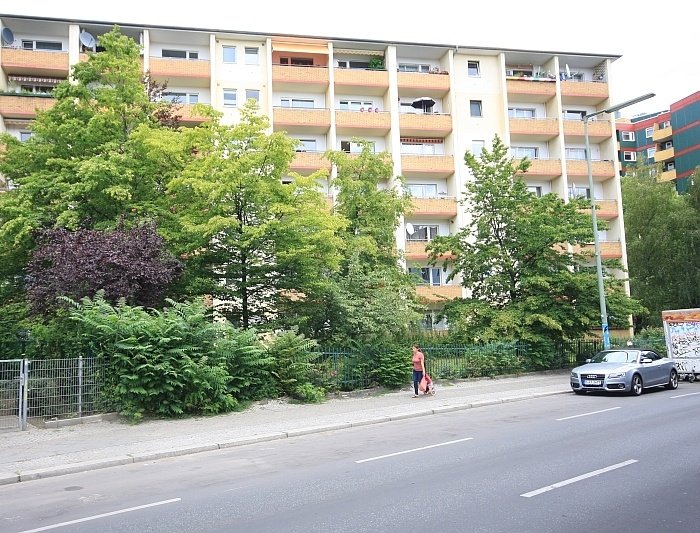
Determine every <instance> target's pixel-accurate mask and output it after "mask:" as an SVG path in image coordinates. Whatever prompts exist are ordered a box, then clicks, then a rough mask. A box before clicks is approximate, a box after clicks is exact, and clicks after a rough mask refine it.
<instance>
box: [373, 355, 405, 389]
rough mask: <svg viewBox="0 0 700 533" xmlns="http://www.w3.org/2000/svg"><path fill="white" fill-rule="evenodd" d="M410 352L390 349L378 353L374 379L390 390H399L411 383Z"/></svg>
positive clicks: (375, 359) (375, 360)
mask: <svg viewBox="0 0 700 533" xmlns="http://www.w3.org/2000/svg"><path fill="white" fill-rule="evenodd" d="M410 353H411V352H410V350H408V349H399V348H397V347H388V348H386V349H384V350H380V351H378V353H377V354H376V356H375V357H374V359H373V361H374V363H375V366H374V368H373V370H372V377H373V378H374V379H375V380H377V382H378V383H379V384H380V385H382V386H384V387H387V388H388V389H399V388H401V387H403V386H404V385H406V384H407V383H410V382H411V368H412V367H411V357H410V355H409V354H410Z"/></svg>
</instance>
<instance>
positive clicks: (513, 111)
mask: <svg viewBox="0 0 700 533" xmlns="http://www.w3.org/2000/svg"><path fill="white" fill-rule="evenodd" d="M508 116H509V117H510V118H535V110H534V109H533V108H529V107H509V108H508Z"/></svg>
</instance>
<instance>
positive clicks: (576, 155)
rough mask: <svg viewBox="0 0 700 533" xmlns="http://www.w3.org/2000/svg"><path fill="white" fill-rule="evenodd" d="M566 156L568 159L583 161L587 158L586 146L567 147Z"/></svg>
mask: <svg viewBox="0 0 700 533" xmlns="http://www.w3.org/2000/svg"><path fill="white" fill-rule="evenodd" d="M564 156H565V157H566V158H567V159H573V160H575V161H583V160H584V159H586V149H585V148H566V149H564Z"/></svg>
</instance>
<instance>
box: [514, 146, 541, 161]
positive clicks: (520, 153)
mask: <svg viewBox="0 0 700 533" xmlns="http://www.w3.org/2000/svg"><path fill="white" fill-rule="evenodd" d="M510 155H511V156H512V157H514V158H516V159H522V158H524V157H527V158H529V159H537V158H538V157H539V155H540V150H539V148H537V147H536V146H513V147H512V148H511V149H510Z"/></svg>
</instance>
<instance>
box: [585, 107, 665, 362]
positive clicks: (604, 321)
mask: <svg viewBox="0 0 700 533" xmlns="http://www.w3.org/2000/svg"><path fill="white" fill-rule="evenodd" d="M654 96H656V95H655V94H654V93H649V94H645V95H643V96H638V97H637V98H633V99H632V100H628V101H626V102H622V103H621V104H617V105H614V106H611V107H608V108H606V109H603V110H602V111H596V112H595V113H588V114H587V115H583V117H582V118H583V135H584V137H585V138H586V164H587V165H588V190H589V191H590V195H591V218H592V219H593V243H594V246H595V268H596V274H597V275H598V298H599V299H600V324H601V327H602V329H603V347H604V348H605V349H606V350H608V349H609V348H610V332H609V330H608V311H607V309H606V306H605V286H604V284H603V264H602V262H601V259H600V239H599V238H598V219H597V217H596V212H595V211H596V208H595V195H594V194H593V163H592V162H591V144H590V141H589V139H588V119H590V118H591V117H595V116H597V115H602V114H603V113H614V112H615V111H619V110H620V109H622V108H625V107H628V106H631V105H633V104H636V103H639V102H642V101H644V100H646V99H648V98H652V97H654Z"/></svg>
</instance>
